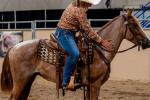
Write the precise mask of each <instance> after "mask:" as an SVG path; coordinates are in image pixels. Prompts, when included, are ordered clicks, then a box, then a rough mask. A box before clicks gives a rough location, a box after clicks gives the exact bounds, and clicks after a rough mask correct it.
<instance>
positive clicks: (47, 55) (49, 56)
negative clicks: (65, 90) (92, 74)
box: [37, 34, 93, 96]
mask: <svg viewBox="0 0 150 100" xmlns="http://www.w3.org/2000/svg"><path fill="white" fill-rule="evenodd" d="M50 38H51V39H50V40H48V39H41V40H40V41H39V45H38V50H37V55H38V58H40V59H41V60H42V61H45V62H47V63H49V64H53V65H55V66H56V78H57V80H56V89H57V93H58V96H59V89H60V88H61V83H62V77H63V66H64V63H65V58H66V53H65V52H64V51H63V49H61V48H60V47H59V45H58V44H57V41H56V39H55V37H54V36H53V35H52V34H51V35H50ZM77 45H78V48H79V51H80V57H79V60H78V63H77V66H80V67H76V71H75V75H76V79H75V80H74V81H80V78H81V66H83V65H87V64H92V63H93V46H92V42H89V41H88V38H87V37H86V35H82V36H81V35H80V36H79V37H78V40H77Z"/></svg>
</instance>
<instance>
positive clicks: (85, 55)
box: [37, 39, 93, 66]
mask: <svg viewBox="0 0 150 100" xmlns="http://www.w3.org/2000/svg"><path fill="white" fill-rule="evenodd" d="M77 44H78V48H79V51H80V57H79V60H80V61H81V60H82V62H83V63H84V64H85V65H87V64H92V63H93V48H92V44H91V43H89V44H88V45H87V44H85V43H82V42H81V41H78V43H77ZM37 55H38V57H39V58H40V59H41V60H42V61H45V62H47V63H49V64H53V65H59V66H63V65H64V63H65V62H64V59H65V56H66V53H65V52H64V50H63V49H61V48H60V47H59V46H58V44H57V42H55V41H51V40H48V39H41V40H40V41H39V45H38V50H37Z"/></svg>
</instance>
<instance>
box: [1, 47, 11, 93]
mask: <svg viewBox="0 0 150 100" xmlns="http://www.w3.org/2000/svg"><path fill="white" fill-rule="evenodd" d="M9 51H10V49H9ZM9 51H8V52H7V54H6V56H5V58H4V62H3V66H2V73H1V89H2V91H11V90H12V88H13V79H12V74H11V70H10V63H9Z"/></svg>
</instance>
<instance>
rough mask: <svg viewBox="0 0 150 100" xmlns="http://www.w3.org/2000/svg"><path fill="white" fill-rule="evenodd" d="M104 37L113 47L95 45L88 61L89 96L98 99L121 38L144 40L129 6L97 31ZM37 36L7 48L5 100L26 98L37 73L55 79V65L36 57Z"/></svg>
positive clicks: (3, 71) (146, 39)
mask: <svg viewBox="0 0 150 100" xmlns="http://www.w3.org/2000/svg"><path fill="white" fill-rule="evenodd" d="M98 34H99V35H100V36H102V37H103V38H104V39H111V40H112V42H113V45H114V46H113V49H112V50H106V49H105V48H100V47H99V46H98V45H95V46H94V47H95V48H94V57H93V64H91V65H90V79H91V80H90V83H91V86H90V87H91V89H90V91H88V92H90V98H88V97H87V99H88V100H89V99H90V100H98V96H99V92H100V87H101V86H102V84H103V83H104V82H105V81H107V79H108V77H109V74H110V66H109V65H110V63H111V61H112V60H113V58H114V57H115V55H116V53H117V51H118V48H119V46H120V44H121V42H122V40H123V39H127V40H129V41H131V42H132V43H134V44H136V45H138V43H140V42H139V41H141V40H144V41H148V38H147V37H146V35H145V34H144V32H143V30H142V28H141V27H140V24H139V22H138V21H137V19H136V18H135V17H134V16H132V10H130V9H129V10H127V12H126V13H125V14H123V15H120V16H118V17H116V18H114V19H113V20H112V21H110V22H108V23H107V24H106V25H104V26H103V27H102V29H101V30H100V31H99V32H98ZM141 43H142V42H141ZM38 44H39V40H30V41H26V42H23V43H20V44H18V45H16V46H14V47H13V48H11V49H10V50H9V52H8V53H7V55H6V57H5V59H4V63H3V69H2V75H1V87H2V90H8V91H11V96H10V98H9V100H27V98H28V95H29V92H30V88H31V85H32V83H33V81H34V79H35V77H36V76H37V75H40V76H42V77H43V78H45V79H46V80H48V81H51V82H56V67H55V66H54V65H51V64H48V63H45V62H44V61H41V60H39V59H38V58H37V47H38ZM146 44H147V43H145V46H144V45H143V48H148V47H149V45H146Z"/></svg>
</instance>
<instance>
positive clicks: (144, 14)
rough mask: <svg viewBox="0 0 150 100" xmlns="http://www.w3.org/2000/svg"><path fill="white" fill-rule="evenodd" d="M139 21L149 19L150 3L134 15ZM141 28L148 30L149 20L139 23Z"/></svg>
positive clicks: (149, 26)
mask: <svg viewBox="0 0 150 100" xmlns="http://www.w3.org/2000/svg"><path fill="white" fill-rule="evenodd" d="M134 15H135V16H136V17H137V18H139V19H150V2H148V3H146V4H145V5H142V6H141V9H140V10H138V11H137V12H135V14H134ZM141 26H142V27H143V28H150V20H143V21H141Z"/></svg>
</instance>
